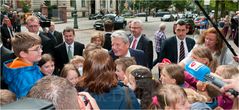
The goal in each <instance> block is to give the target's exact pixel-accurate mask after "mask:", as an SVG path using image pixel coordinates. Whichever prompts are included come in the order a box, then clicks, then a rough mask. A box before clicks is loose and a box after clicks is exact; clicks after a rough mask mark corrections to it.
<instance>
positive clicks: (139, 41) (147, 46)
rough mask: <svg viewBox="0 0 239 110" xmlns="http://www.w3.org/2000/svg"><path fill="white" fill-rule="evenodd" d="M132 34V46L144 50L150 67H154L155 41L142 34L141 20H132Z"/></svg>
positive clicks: (130, 39) (130, 38)
mask: <svg viewBox="0 0 239 110" xmlns="http://www.w3.org/2000/svg"><path fill="white" fill-rule="evenodd" d="M130 31H131V35H130V36H129V41H130V48H132V49H138V50H142V51H144V53H145V55H146V56H147V62H148V67H149V68H150V69H152V68H153V66H152V65H153V42H152V41H151V40H150V39H149V38H148V37H146V35H145V34H142V31H143V25H142V21H140V20H133V21H131V27H130Z"/></svg>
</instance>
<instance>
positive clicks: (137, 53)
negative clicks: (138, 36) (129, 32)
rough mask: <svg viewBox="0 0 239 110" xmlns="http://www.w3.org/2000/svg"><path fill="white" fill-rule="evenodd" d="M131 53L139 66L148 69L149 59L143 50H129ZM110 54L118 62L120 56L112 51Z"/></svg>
mask: <svg viewBox="0 0 239 110" xmlns="http://www.w3.org/2000/svg"><path fill="white" fill-rule="evenodd" d="M129 53H130V56H131V57H134V58H135V61H136V63H137V64H138V65H142V66H145V67H147V58H146V57H145V54H144V52H143V51H142V50H135V49H131V48H129ZM109 54H110V56H111V57H112V59H113V60H116V59H117V58H119V57H118V56H115V54H114V52H113V51H112V50H111V51H109Z"/></svg>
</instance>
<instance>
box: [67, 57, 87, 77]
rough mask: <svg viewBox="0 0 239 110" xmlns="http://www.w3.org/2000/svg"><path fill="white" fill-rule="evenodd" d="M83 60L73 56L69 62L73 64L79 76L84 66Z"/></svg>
mask: <svg viewBox="0 0 239 110" xmlns="http://www.w3.org/2000/svg"><path fill="white" fill-rule="evenodd" d="M84 61H85V58H84V57H82V56H79V55H75V56H74V57H73V58H72V59H71V60H70V63H71V64H73V65H74V66H75V67H76V68H77V70H78V72H79V73H80V74H79V76H82V75H83V64H84Z"/></svg>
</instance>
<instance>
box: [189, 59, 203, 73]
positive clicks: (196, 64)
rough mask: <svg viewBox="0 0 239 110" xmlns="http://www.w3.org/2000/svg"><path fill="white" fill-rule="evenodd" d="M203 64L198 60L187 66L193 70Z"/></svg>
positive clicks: (196, 69)
mask: <svg viewBox="0 0 239 110" xmlns="http://www.w3.org/2000/svg"><path fill="white" fill-rule="evenodd" d="M202 66H203V64H201V63H199V62H195V61H193V62H192V63H191V64H190V65H189V68H190V69H192V70H194V71H198V70H199V69H200V68H201V67H202Z"/></svg>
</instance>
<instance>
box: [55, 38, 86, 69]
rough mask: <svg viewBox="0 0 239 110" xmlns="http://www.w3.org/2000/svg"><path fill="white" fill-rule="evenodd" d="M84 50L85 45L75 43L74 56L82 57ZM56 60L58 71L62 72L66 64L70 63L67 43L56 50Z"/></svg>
mask: <svg viewBox="0 0 239 110" xmlns="http://www.w3.org/2000/svg"><path fill="white" fill-rule="evenodd" d="M84 48H85V46H84V44H81V43H79V42H74V55H80V56H82V54H83V49H84ZM54 58H55V64H56V67H57V69H58V70H61V69H62V68H63V66H64V64H66V63H68V62H69V59H68V55H67V50H66V44H65V43H61V44H60V45H58V46H56V47H55V48H54Z"/></svg>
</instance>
